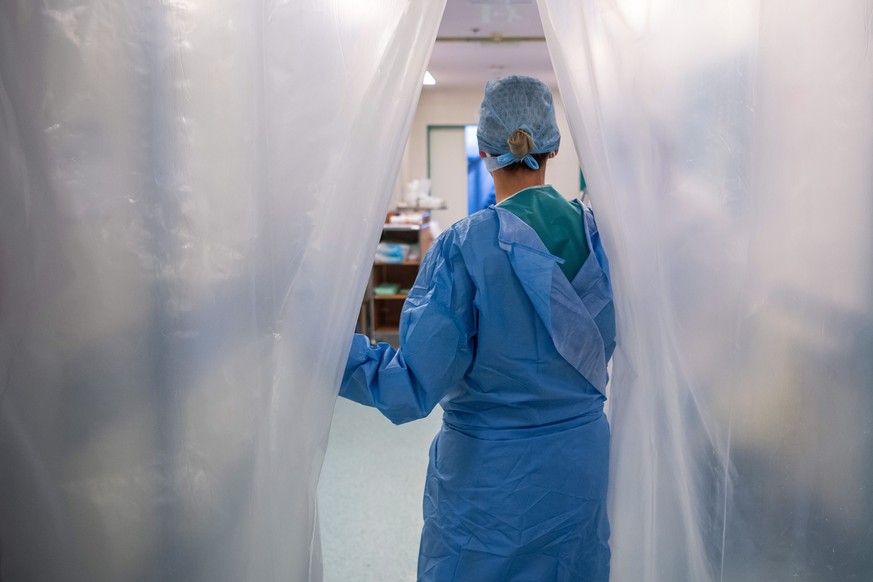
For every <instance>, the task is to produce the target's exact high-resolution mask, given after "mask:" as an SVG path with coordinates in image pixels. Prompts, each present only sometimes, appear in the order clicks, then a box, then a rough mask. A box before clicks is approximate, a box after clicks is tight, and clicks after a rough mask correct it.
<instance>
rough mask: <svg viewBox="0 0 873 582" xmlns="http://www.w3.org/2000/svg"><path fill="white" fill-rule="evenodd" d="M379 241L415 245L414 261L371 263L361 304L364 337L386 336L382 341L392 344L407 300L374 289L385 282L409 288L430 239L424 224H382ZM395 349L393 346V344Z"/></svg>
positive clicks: (397, 294) (403, 296) (404, 297)
mask: <svg viewBox="0 0 873 582" xmlns="http://www.w3.org/2000/svg"><path fill="white" fill-rule="evenodd" d="M390 216H391V215H390V214H389V215H388V216H387V217H386V221H387V220H390ZM381 241H383V242H384V241H390V242H395V243H401V244H405V245H409V246H410V247H413V246H416V247H417V250H418V253H419V254H418V257H419V258H418V259H416V260H407V261H403V262H402V263H387V262H382V261H377V262H374V263H373V270H372V271H371V273H370V282H369V284H368V287H367V296H366V297H367V298H366V302H365V305H364V309H365V310H366V311H367V313H366V317H364V318H362V319H364V320H365V321H366V323H367V325H368V326H369V329H368V335H370V337H371V339H375V338H379V336H383V337H384V336H388V337H387V338H384V339H386V340H387V341H389V342H395V341H397V338H396V336H397V335H398V334H399V325H400V312H401V311H402V308H403V302H404V301H405V300H406V299H407V294H406V293H392V294H390V295H377V294H376V293H375V292H374V290H375V289H376V287H378V286H379V285H383V284H388V283H390V284H392V285H398V286H399V287H398V289H411V288H412V286H413V285H414V284H415V279H416V276H417V275H418V270H419V268H420V267H421V257H424V255H425V253H427V249H428V248H429V247H430V245H431V243H432V242H433V238H432V237H431V233H430V228H428V224H423V225H419V224H385V225H384V226H383V228H382V237H381ZM390 336H395V337H390ZM380 339H382V338H380ZM392 345H393V343H392ZM395 347H397V346H396V345H395Z"/></svg>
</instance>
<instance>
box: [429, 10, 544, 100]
mask: <svg viewBox="0 0 873 582" xmlns="http://www.w3.org/2000/svg"><path fill="white" fill-rule="evenodd" d="M475 39H482V40H480V41H477V40H475ZM521 39H524V40H521ZM531 39H536V40H531ZM428 70H429V71H430V73H431V74H432V75H433V76H434V78H435V79H436V81H437V84H436V87H437V88H445V87H480V88H481V87H482V85H483V84H484V83H485V81H487V80H489V79H497V78H499V77H504V76H506V75H512V74H518V75H530V76H532V77H537V78H539V79H542V80H543V81H545V82H546V83H547V84H549V85H552V86H554V85H555V73H554V71H553V70H552V63H551V60H550V59H549V51H548V49H547V48H546V43H545V40H544V39H543V27H542V23H541V22H540V15H539V11H538V10H537V6H536V2H535V0H447V2H446V9H445V13H444V15H443V20H442V23H441V24H440V28H439V32H438V33H437V42H436V44H435V45H434V48H433V54H432V55H431V59H430V64H429V65H428Z"/></svg>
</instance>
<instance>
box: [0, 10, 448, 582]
mask: <svg viewBox="0 0 873 582" xmlns="http://www.w3.org/2000/svg"><path fill="white" fill-rule="evenodd" d="M443 6H444V2H431V1H430V0H374V1H371V2H366V3H361V2H357V1H356V0H354V1H353V0H334V1H332V2H325V1H323V0H294V1H290V2H288V1H284V2H274V1H267V0H263V1H248V2H239V1H231V0H210V1H209V2H205V1H199V0H185V1H182V0H174V1H163V2H158V1H149V2H105V1H101V0H83V1H77V2H68V1H63V0H46V1H43V2H32V1H30V0H9V1H4V2H3V3H2V4H0V192H2V195H0V579H2V580H4V582H5V581H7V580H8V581H9V582H15V581H18V580H68V581H88V582H95V581H118V580H125V581H128V582H133V581H137V580H142V581H146V580H148V581H152V580H166V581H172V580H178V581H185V582H191V581H198V580H203V581H207V580H208V581H215V580H228V581H231V580H232V581H239V580H251V581H257V582H263V581H272V580H275V581H282V582H287V581H290V580H319V579H320V578H321V561H320V560H321V556H320V553H319V543H318V526H317V509H316V495H315V488H316V483H317V479H318V474H319V471H320V469H321V463H322V459H323V455H324V450H325V447H326V441H327V435H328V428H329V424H330V418H331V414H332V411H333V403H334V401H335V397H336V390H337V386H338V383H339V375H340V374H341V369H342V363H343V362H344V360H345V356H346V354H347V350H348V346H349V341H350V339H351V332H352V331H353V326H354V321H355V313H356V312H357V309H358V307H359V303H358V302H359V301H360V297H361V296H362V294H363V288H364V284H365V281H366V277H367V274H368V272H369V267H370V265H371V263H372V256H373V254H372V253H373V251H374V249H375V246H376V242H377V238H378V235H379V229H380V225H381V224H382V222H383V221H384V212H385V211H386V209H387V206H388V202H389V199H390V197H391V193H392V191H393V188H394V179H395V175H396V172H397V170H398V168H399V164H400V160H401V156H402V153H403V148H404V146H405V142H406V136H407V134H408V131H409V127H410V123H411V119H412V115H413V113H414V108H415V103H416V102H417V98H418V94H419V91H420V88H421V79H422V77H423V74H424V67H425V64H426V62H427V58H428V55H429V53H430V49H431V47H432V45H433V40H434V38H435V36H436V30H437V27H438V25H439V21H440V18H441V15H442V10H443Z"/></svg>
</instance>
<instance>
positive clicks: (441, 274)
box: [340, 187, 615, 582]
mask: <svg viewBox="0 0 873 582" xmlns="http://www.w3.org/2000/svg"><path fill="white" fill-rule="evenodd" d="M544 191H545V193H546V195H553V196H560V195H559V194H558V193H557V192H555V191H554V190H552V189H551V188H548V187H547V188H546V189H544ZM572 204H579V202H577V201H574V202H573V203H572ZM577 212H578V209H577ZM580 220H582V221H583V222H584V227H585V234H586V239H587V242H588V247H589V250H590V253H589V256H588V259H587V260H586V261H585V262H584V263H583V265H582V267H581V269H580V270H579V271H578V273H577V274H576V275H575V277H574V278H573V280H572V281H570V280H568V278H567V276H565V275H564V273H563V272H562V271H561V269H560V268H559V263H560V262H561V259H559V258H557V257H555V256H552V255H551V254H550V253H549V252H548V251H547V250H546V247H545V245H544V244H543V242H542V241H541V239H540V237H539V236H538V235H537V233H536V232H535V231H534V230H533V229H532V228H531V227H530V226H528V225H527V224H525V223H524V222H523V221H522V220H521V219H519V218H518V217H517V216H516V215H515V214H513V213H511V212H509V211H507V210H505V209H503V208H500V207H499V206H498V207H495V206H491V207H490V208H487V209H485V210H482V211H480V212H478V213H476V214H474V215H472V216H469V217H467V218H465V219H463V220H461V221H459V222H457V223H456V224H455V225H453V226H452V227H451V228H450V229H448V230H447V231H446V232H444V233H443V234H442V235H441V236H440V237H439V238H438V239H437V240H436V241H435V242H434V244H433V246H432V247H431V249H430V250H429V252H428V253H427V255H426V257H425V259H424V261H423V263H422V267H421V270H420V272H419V276H418V278H417V280H416V282H415V285H414V286H413V288H412V290H411V292H410V294H409V297H408V299H407V301H406V303H405V304H404V307H403V312H402V315H401V320H400V342H401V346H402V347H401V349H399V350H394V349H393V348H392V347H391V346H389V345H387V344H379V345H378V346H376V347H371V346H370V344H369V341H368V339H367V338H366V337H365V336H362V335H356V336H355V338H354V340H353V343H352V348H351V352H350V354H349V359H348V363H347V366H346V370H345V373H344V376H343V382H342V387H341V391H340V393H341V395H342V396H345V397H346V398H350V399H352V400H355V401H357V402H360V403H362V404H366V405H369V406H375V407H377V408H378V409H379V410H380V411H381V412H382V413H383V414H384V415H385V416H387V417H388V418H389V419H391V420H392V421H393V422H395V423H397V424H400V423H403V422H408V421H410V420H414V419H417V418H422V417H424V416H427V415H428V413H430V411H431V410H432V409H433V408H434V406H435V405H436V404H437V403H440V404H441V405H442V407H443V409H444V414H443V426H442V429H441V431H440V432H439V433H438V434H437V436H436V438H435V439H434V441H433V444H432V446H431V450H430V463H429V466H428V471H427V480H426V483H425V494H424V529H423V531H422V536H421V547H420V552H419V564H418V577H419V578H418V579H419V580H423V581H438V582H446V581H451V580H475V581H538V582H543V581H552V580H560V581H568V582H569V581H573V582H579V581H587V580H591V581H603V582H605V581H606V580H607V579H608V577H609V557H610V552H609V546H608V538H609V523H608V520H607V515H606V489H607V474H608V458H609V427H608V425H607V421H606V417H605V416H604V414H603V402H604V401H605V399H606V398H605V396H604V393H603V392H604V389H605V387H606V382H607V372H606V364H607V361H608V360H609V358H610V357H611V355H612V352H613V349H614V347H615V317H614V310H613V304H612V291H611V287H610V283H609V271H608V264H607V260H606V255H605V254H604V252H603V248H602V246H601V244H600V238H599V236H598V233H597V226H596V224H595V221H594V216H593V214H592V213H591V211H590V210H589V209H587V208H584V209H583V211H582V212H581V213H580Z"/></svg>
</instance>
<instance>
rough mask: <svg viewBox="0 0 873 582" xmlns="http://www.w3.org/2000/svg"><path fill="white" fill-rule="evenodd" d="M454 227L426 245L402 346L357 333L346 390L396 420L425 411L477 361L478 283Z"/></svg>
mask: <svg viewBox="0 0 873 582" xmlns="http://www.w3.org/2000/svg"><path fill="white" fill-rule="evenodd" d="M451 241H452V233H451V231H449V232H447V233H446V236H442V237H440V238H439V239H438V240H437V241H436V243H434V245H433V246H432V247H431V249H430V251H428V253H427V255H426V256H425V258H424V261H423V263H422V266H421V270H420V271H419V273H418V277H417V278H416V280H415V285H414V286H413V287H412V289H411V291H410V293H409V297H408V298H407V299H406V302H405V303H404V305H403V311H402V313H401V315H400V345H401V347H400V349H398V350H395V349H394V348H392V347H391V346H389V345H388V344H384V343H381V344H379V345H378V346H375V347H371V346H370V342H369V340H368V339H367V337H366V336H363V335H360V334H355V337H354V339H353V341H352V348H351V351H350V353H349V358H348V361H347V362H346V369H345V373H344V374H343V380H342V385H341V387H340V396H343V397H345V398H348V399H350V400H354V401H355V402H359V403H361V404H365V405H367V406H374V407H376V408H378V409H379V411H380V412H382V414H384V415H385V416H387V417H388V418H389V419H390V420H391V421H392V422H394V423H395V424H401V423H404V422H409V421H410V420H415V419H418V418H423V417H425V416H427V415H428V414H430V411H431V410H433V408H434V406H436V404H437V403H438V402H439V401H440V400H441V399H442V398H443V396H445V395H446V394H448V393H449V392H450V391H451V390H452V389H453V388H455V387H456V386H457V385H458V383H459V382H460V381H461V379H462V378H463V377H464V375H465V374H466V373H467V370H468V369H469V367H470V365H471V364H472V362H473V350H474V347H473V346H474V342H475V335H476V318H475V307H474V306H473V295H474V287H473V283H472V281H471V280H470V276H469V274H468V273H467V269H466V267H465V265H464V261H463V258H462V257H461V253H460V250H459V249H458V248H457V247H456V246H454V245H452V244H451Z"/></svg>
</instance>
